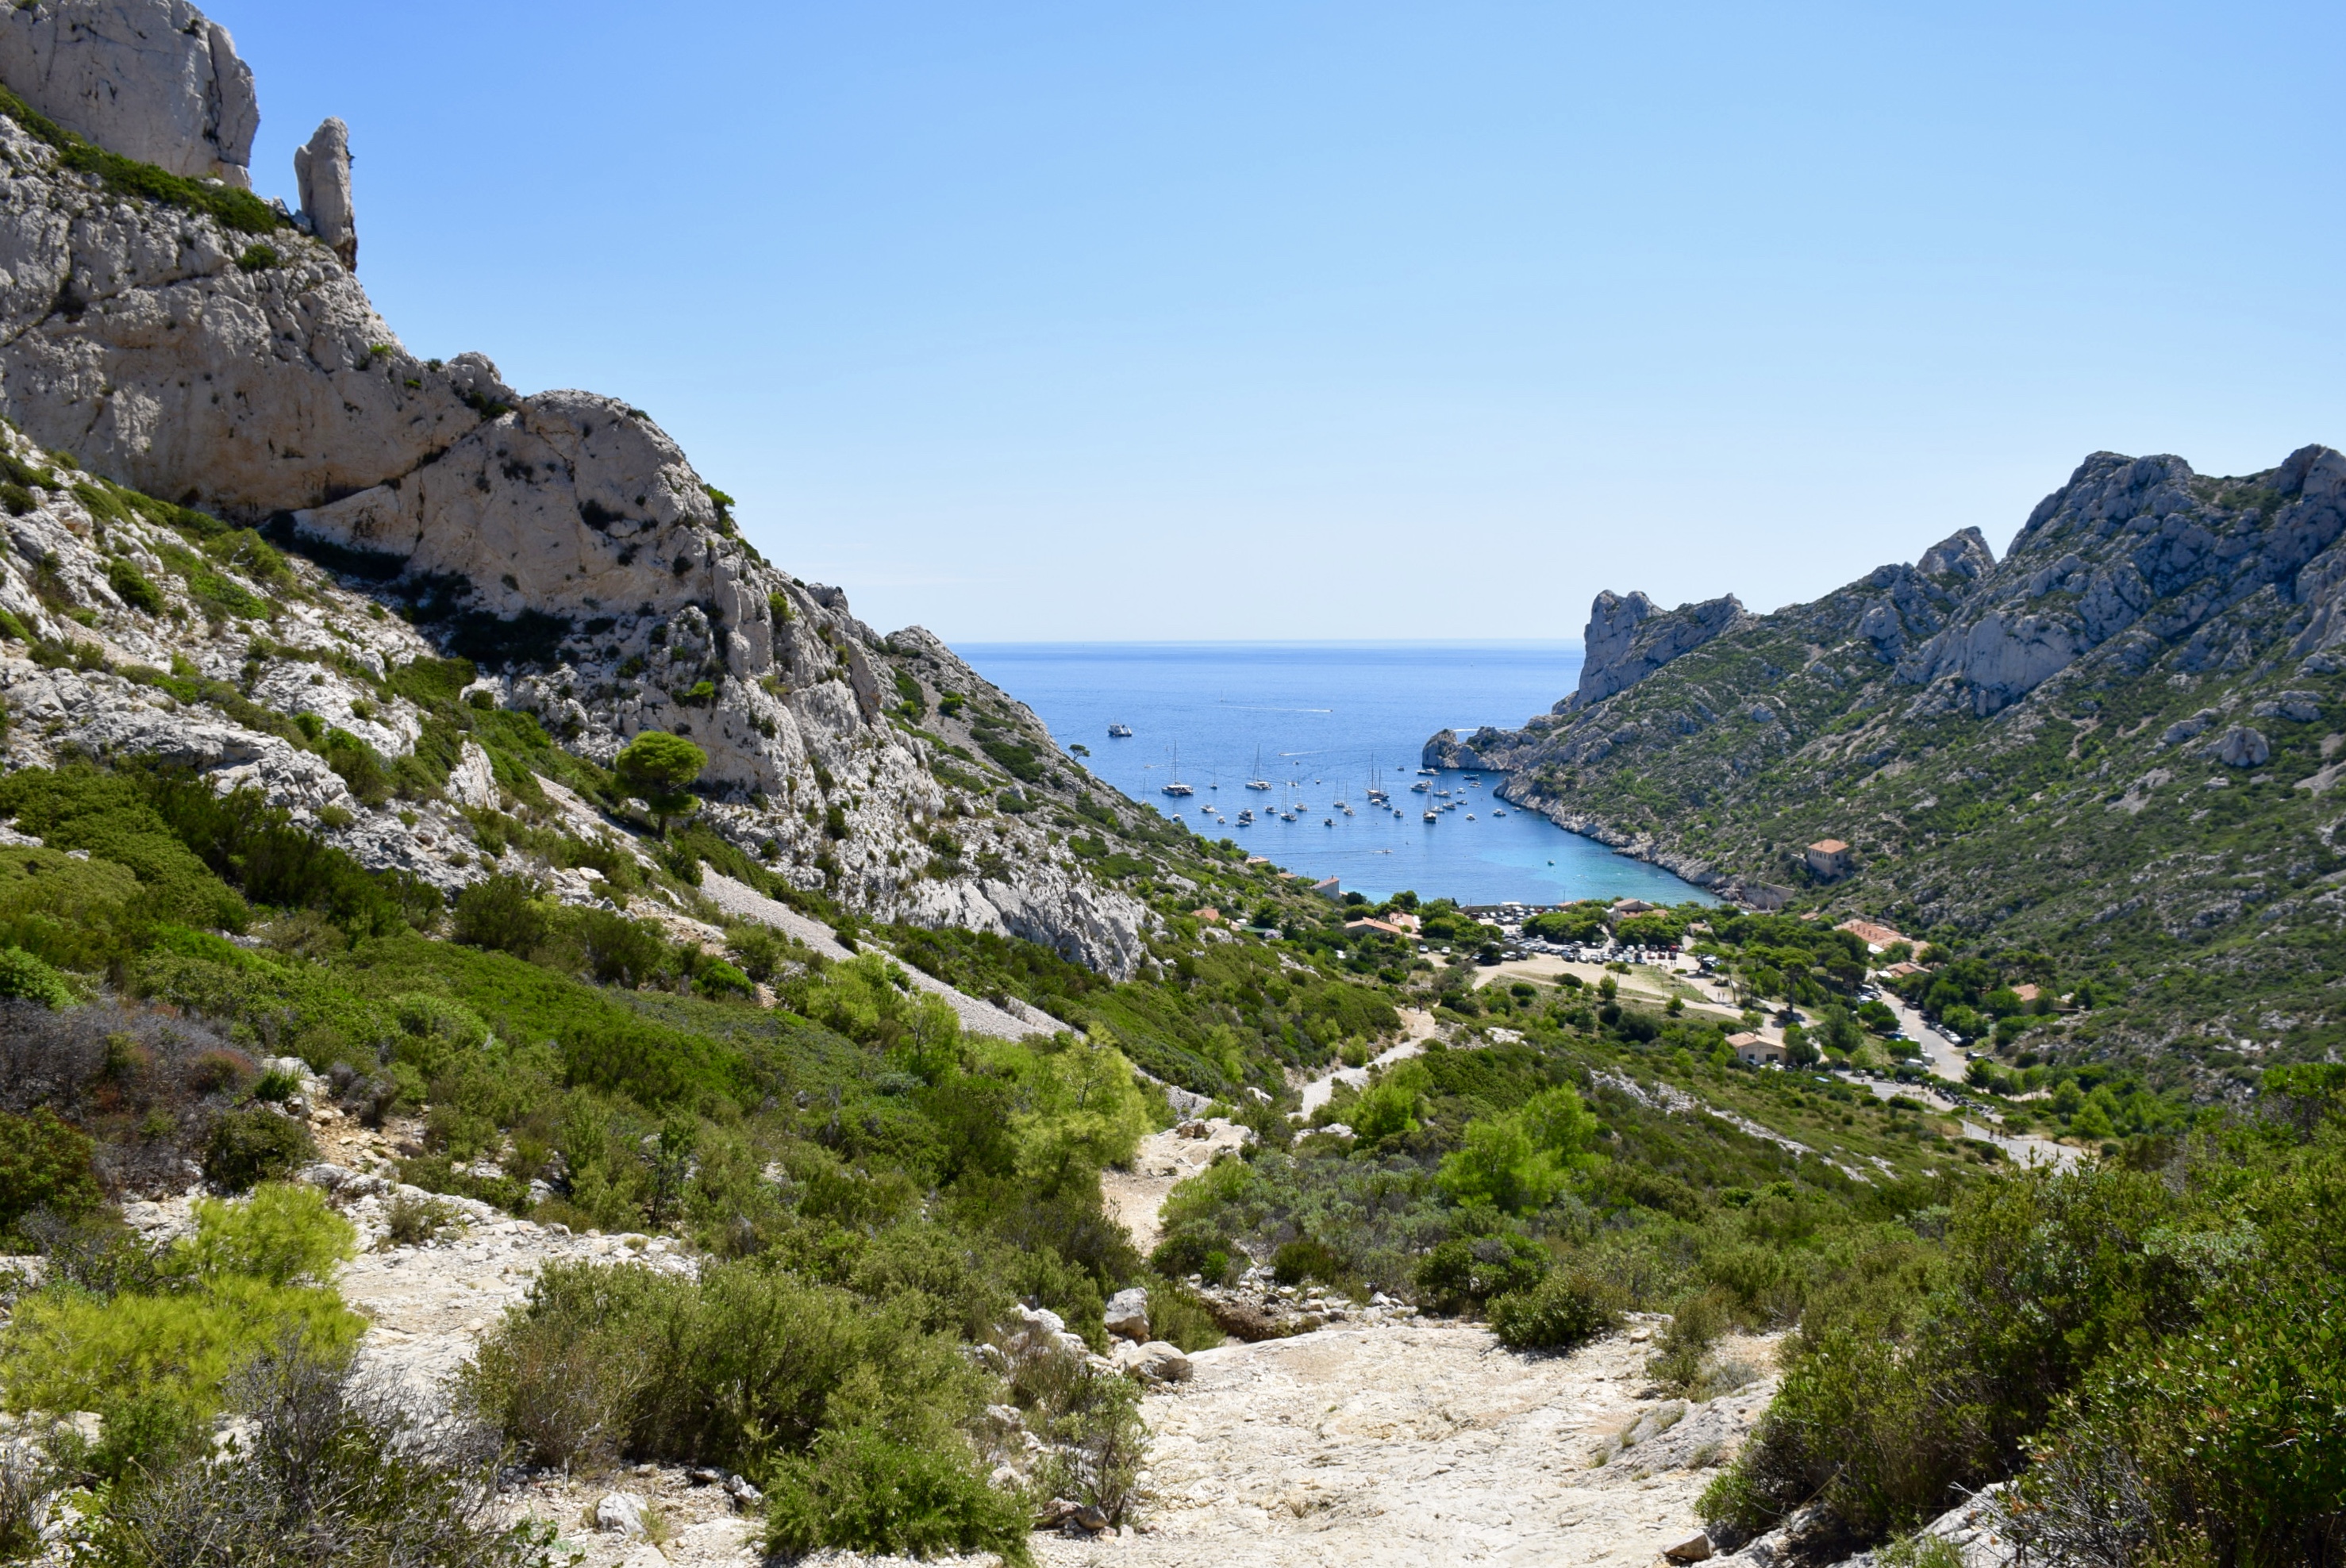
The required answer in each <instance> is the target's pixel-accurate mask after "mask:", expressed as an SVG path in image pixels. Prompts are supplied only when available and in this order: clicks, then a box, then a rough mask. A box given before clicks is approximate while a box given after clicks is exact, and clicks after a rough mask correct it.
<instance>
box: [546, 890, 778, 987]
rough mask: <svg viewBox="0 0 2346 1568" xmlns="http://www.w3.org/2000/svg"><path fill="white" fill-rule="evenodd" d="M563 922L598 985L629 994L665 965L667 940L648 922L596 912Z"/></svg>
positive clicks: (574, 915) (576, 913) (572, 913)
mask: <svg viewBox="0 0 2346 1568" xmlns="http://www.w3.org/2000/svg"><path fill="white" fill-rule="evenodd" d="M564 921H565V924H566V929H567V930H568V932H569V933H570V935H571V936H572V938H573V939H574V940H576V942H577V943H578V945H579V948H580V951H581V952H582V954H583V955H584V958H585V960H586V968H587V970H588V972H591V973H592V974H593V975H594V976H595V979H596V980H597V982H598V983H601V984H604V985H624V986H626V987H627V989H629V990H631V991H632V990H634V989H635V988H636V987H637V986H639V985H642V984H644V983H646V982H648V981H649V980H650V979H651V978H652V977H653V976H654V975H657V974H658V972H660V970H661V969H662V967H663V966H665V965H666V964H667V962H668V937H667V935H666V934H665V933H664V932H662V931H661V930H660V928H659V927H658V926H657V925H655V924H653V923H652V922H651V921H637V920H629V919H628V918H627V916H625V915H623V914H619V913H617V912H616V911H611V910H596V909H588V910H576V911H567V912H566V914H565V916H564ZM768 972H769V973H770V972H771V971H770V970H769V971H768Z"/></svg>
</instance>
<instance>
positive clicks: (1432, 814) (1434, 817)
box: [1425, 806, 1442, 822]
mask: <svg viewBox="0 0 2346 1568" xmlns="http://www.w3.org/2000/svg"><path fill="white" fill-rule="evenodd" d="M1425 820H1427V821H1429V822H1438V821H1440V820H1442V813H1441V812H1439V811H1437V810H1435V809H1433V807H1431V806H1428V807H1427V808H1426V809H1425Z"/></svg>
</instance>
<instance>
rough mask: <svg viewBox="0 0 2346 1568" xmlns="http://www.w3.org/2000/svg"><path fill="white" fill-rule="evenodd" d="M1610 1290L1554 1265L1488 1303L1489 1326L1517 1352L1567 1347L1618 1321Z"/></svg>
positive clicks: (1606, 1330) (1597, 1335) (1607, 1329)
mask: <svg viewBox="0 0 2346 1568" xmlns="http://www.w3.org/2000/svg"><path fill="white" fill-rule="evenodd" d="M1619 1322H1620V1314H1619V1313H1617V1312H1616V1311H1615V1310H1614V1309H1613V1306H1612V1303H1611V1299H1610V1292H1609V1291H1607V1289H1606V1288H1605V1287H1604V1286H1603V1285H1602V1284H1601V1283H1599V1282H1598V1281H1596V1279H1593V1278H1590V1277H1589V1276H1587V1275H1586V1274H1582V1273H1580V1272H1578V1271H1577V1270H1570V1269H1557V1270H1556V1271H1555V1272H1553V1273H1551V1274H1549V1275H1548V1277H1547V1278H1545V1279H1543V1280H1541V1281H1540V1282H1539V1283H1538V1284H1536V1285H1535V1286H1533V1287H1532V1288H1530V1289H1528V1290H1517V1291H1514V1292H1511V1293H1509V1294H1507V1295H1505V1296H1501V1297H1499V1298H1496V1299H1494V1301H1493V1302H1492V1303H1491V1329H1492V1332H1494V1333H1495V1334H1496V1335H1498V1337H1499V1342H1500V1343H1501V1344H1503V1345H1506V1346H1508V1347H1509V1348H1511V1349H1517V1350H1573V1349H1579V1348H1580V1347H1581V1346H1583V1345H1585V1344H1586V1343H1588V1341H1590V1340H1591V1339H1599V1338H1601V1337H1603V1336H1604V1335H1606V1334H1608V1333H1610V1332H1612V1330H1613V1329H1615V1328H1616V1327H1617V1325H1618V1324H1619Z"/></svg>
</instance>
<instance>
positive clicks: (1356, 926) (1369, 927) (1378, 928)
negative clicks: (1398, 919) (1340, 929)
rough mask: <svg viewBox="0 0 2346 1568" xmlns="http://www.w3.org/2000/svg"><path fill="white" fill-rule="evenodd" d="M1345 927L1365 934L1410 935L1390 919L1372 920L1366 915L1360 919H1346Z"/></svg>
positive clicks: (1350, 930) (1347, 929)
mask: <svg viewBox="0 0 2346 1568" xmlns="http://www.w3.org/2000/svg"><path fill="white" fill-rule="evenodd" d="M1344 929H1345V930H1346V931H1349V932H1359V933H1361V934H1362V935H1364V936H1398V937H1406V936H1408V935H1409V932H1405V931H1403V930H1402V929H1401V927H1399V926H1397V925H1394V924H1392V923H1391V922H1390V921H1381V920H1371V919H1368V918H1367V917H1365V916H1363V917H1362V919H1360V920H1348V921H1345V922H1344Z"/></svg>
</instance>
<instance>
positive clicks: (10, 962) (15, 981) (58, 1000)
mask: <svg viewBox="0 0 2346 1568" xmlns="http://www.w3.org/2000/svg"><path fill="white" fill-rule="evenodd" d="M0 996H21V997H23V998H24V999H25V1000H26V1001H27V1002H37V1003H40V1004H41V1005H42V1006H44V1007H46V1008H50V1009H52V1010H55V1009H56V1008H60V1007H71V1006H72V1005H73V1004H74V993H73V987H71V986H69V985H67V984H66V977H65V976H64V975H62V974H59V973H58V972H56V970H54V969H51V968H50V967H49V966H48V965H47V964H46V963H43V962H41V961H40V960H39V959H37V958H36V957H34V956H33V955H32V954H31V953H29V952H26V951H25V950H24V949H23V948H21V947H0Z"/></svg>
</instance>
